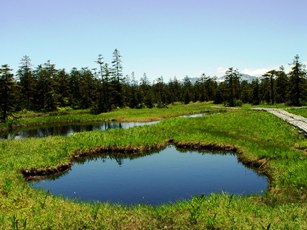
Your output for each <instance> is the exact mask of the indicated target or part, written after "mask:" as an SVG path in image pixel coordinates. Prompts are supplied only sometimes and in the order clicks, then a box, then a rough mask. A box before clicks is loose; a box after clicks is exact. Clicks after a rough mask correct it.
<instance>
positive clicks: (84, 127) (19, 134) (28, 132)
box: [0, 121, 157, 139]
mask: <svg viewBox="0 0 307 230" xmlns="http://www.w3.org/2000/svg"><path fill="white" fill-rule="evenodd" d="M155 123H157V121H153V122H99V123H97V122H95V123H78V124H65V125H52V126H44V127H33V128H26V129H21V130H14V131H11V132H8V133H2V134H0V139H22V138H29V137H47V136H69V135H71V134H73V133H75V132H84V131H95V130H107V129H115V128H123V129H127V128H131V127H135V126H143V125H151V124H155Z"/></svg>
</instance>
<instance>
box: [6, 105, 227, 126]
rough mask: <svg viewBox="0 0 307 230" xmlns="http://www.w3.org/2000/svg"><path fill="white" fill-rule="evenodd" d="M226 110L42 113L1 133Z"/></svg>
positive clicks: (21, 119) (208, 107) (188, 108)
mask: <svg viewBox="0 0 307 230" xmlns="http://www.w3.org/2000/svg"><path fill="white" fill-rule="evenodd" d="M225 111H226V109H224V108H221V107H217V106H214V105H212V104H209V103H191V104H189V105H184V104H174V105H169V106H168V107H167V108H152V109H147V108H144V109H130V108H124V109H117V110H114V111H111V112H108V113H102V114H98V115H93V114H90V113H89V111H77V112H76V113H73V112H70V113H59V114H53V115H52V116H45V115H42V114H40V113H38V114H35V113H30V115H27V114H25V115H22V114H20V115H19V118H18V119H16V120H12V121H10V122H9V123H8V124H3V123H2V124H1V123H0V132H6V131H8V130H9V129H13V130H15V129H21V128H27V127H34V126H42V125H48V124H67V123H81V122H84V123H86V122H103V121H118V122H147V121H158V120H161V119H165V118H170V117H178V116H182V115H191V114H197V113H210V112H225Z"/></svg>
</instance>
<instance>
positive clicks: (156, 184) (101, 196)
mask: <svg viewBox="0 0 307 230" xmlns="http://www.w3.org/2000/svg"><path fill="white" fill-rule="evenodd" d="M31 184H32V186H33V187H35V188H41V189H45V190H49V191H50V193H51V194H55V195H63V196H64V197H67V198H73V199H74V198H76V199H79V200H83V201H102V202H113V203H122V204H128V205H129V204H139V203H142V204H152V205H158V204H161V203H166V202H175V201H177V200H182V199H190V198H191V197H192V196H193V195H201V194H210V193H221V192H227V193H232V194H241V195H248V194H252V193H258V194H260V193H261V192H262V191H265V190H266V189H267V178H266V177H265V176H261V175H258V174H257V173H255V172H254V171H253V170H251V169H248V168H246V167H245V166H244V165H242V164H241V163H240V162H238V160H237V157H236V156H235V155H233V154H230V153H229V154H217V153H215V154H212V153H200V152H196V151H185V152H180V151H178V150H177V149H176V148H175V147H174V146H169V147H167V148H166V149H164V150H162V151H160V152H159V153H157V152H156V153H153V154H151V155H147V156H143V157H139V158H135V159H129V158H117V159H115V158H111V157H110V156H104V157H99V158H96V159H94V160H93V159H91V160H86V161H85V162H84V163H74V165H73V167H72V169H71V170H70V171H69V172H67V173H66V174H64V175H62V176H60V177H59V178H57V179H46V180H41V181H37V182H31Z"/></svg>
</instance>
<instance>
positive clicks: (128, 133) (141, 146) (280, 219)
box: [0, 104, 307, 229]
mask: <svg viewBox="0 0 307 230" xmlns="http://www.w3.org/2000/svg"><path fill="white" fill-rule="evenodd" d="M177 106H178V107H177V108H176V106H174V108H169V109H165V110H158V109H156V110H149V111H148V112H147V110H129V109H124V110H119V111H114V112H111V113H108V114H102V115H101V116H102V117H104V119H123V118H124V117H127V118H126V119H127V120H133V117H135V119H136V120H139V119H145V118H146V119H149V118H150V119H153V118H155V119H158V118H159V119H161V118H163V117H171V116H173V114H172V113H169V112H168V111H172V110H173V111H174V113H176V112H177V114H176V115H179V114H180V115H181V114H183V113H194V112H195V113H197V112H200V111H206V110H214V108H212V106H205V105H203V104H193V105H190V106H183V105H177ZM180 110H184V111H181V112H180ZM142 112H143V114H142ZM76 116H79V115H76ZM169 140H173V142H174V143H175V144H177V145H179V144H180V145H187V146H191V145H193V146H202V147H208V148H209V147H212V146H220V148H224V147H227V146H231V147H233V148H236V149H237V154H238V157H239V158H240V159H241V160H242V161H244V162H245V163H246V164H248V165H252V164H255V165H257V166H258V167H259V164H260V163H261V164H262V165H261V168H260V169H259V171H261V172H262V173H265V174H267V175H269V177H270V188H269V191H268V192H267V193H266V194H264V195H263V196H262V197H259V196H258V195H255V196H248V197H240V196H233V195H227V194H212V195H210V196H206V197H204V196H195V197H194V198H193V199H191V200H187V201H180V202H177V203H174V204H165V205H161V206H158V207H152V206H147V205H135V206H132V207H126V206H124V205H116V204H109V203H95V204H89V203H83V202H77V201H72V200H66V199H64V198H61V197H55V196H52V195H50V194H48V193H47V192H46V191H42V190H35V189H33V188H31V187H30V185H29V184H28V183H27V182H26V181H25V179H24V178H23V176H22V174H21V170H24V169H31V168H46V167H54V166H57V165H59V164H62V163H68V162H70V161H71V157H72V156H73V155H75V154H76V153H86V152H92V153H95V151H94V150H95V149H96V150H100V151H103V150H107V149H110V148H111V149H112V148H115V149H118V150H125V149H126V150H131V149H134V150H138V152H137V153H130V154H146V152H144V151H145V150H149V149H153V148H158V147H163V146H165V145H167V144H168V142H169ZM306 151H307V141H306V138H304V137H303V136H302V135H299V134H298V131H297V130H296V129H295V128H293V127H292V126H290V125H288V124H286V123H284V122H283V121H282V120H280V119H278V118H276V117H274V116H273V115H271V114H268V113H265V112H261V111H250V110H245V109H237V110H231V111H229V112H227V113H217V114H211V115H207V116H204V117H198V118H193V119H184V118H168V119H164V120H162V121H161V122H159V123H158V124H155V125H151V126H144V127H135V128H131V129H126V130H124V129H113V130H108V131H94V132H83V133H75V134H73V135H72V136H69V137H47V138H40V139H35V138H30V139H24V140H7V141H1V142H0V228H1V227H2V228H3V229H37V228H41V229H87V228H88V229H206V228H207V229H306V228H307V223H306V220H305V219H306V215H307V205H306V201H307V198H306V194H307V183H306V181H307V175H306V167H307V154H306Z"/></svg>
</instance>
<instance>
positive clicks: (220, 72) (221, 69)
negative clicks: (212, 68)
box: [216, 66, 228, 75]
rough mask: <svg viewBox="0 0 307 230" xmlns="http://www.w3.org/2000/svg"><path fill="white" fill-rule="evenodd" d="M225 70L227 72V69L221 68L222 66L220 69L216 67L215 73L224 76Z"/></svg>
mask: <svg viewBox="0 0 307 230" xmlns="http://www.w3.org/2000/svg"><path fill="white" fill-rule="evenodd" d="M227 70H228V68H226V67H223V66H220V67H218V68H217V69H216V72H217V73H218V74H222V75H224V74H225V72H226V71H227Z"/></svg>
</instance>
